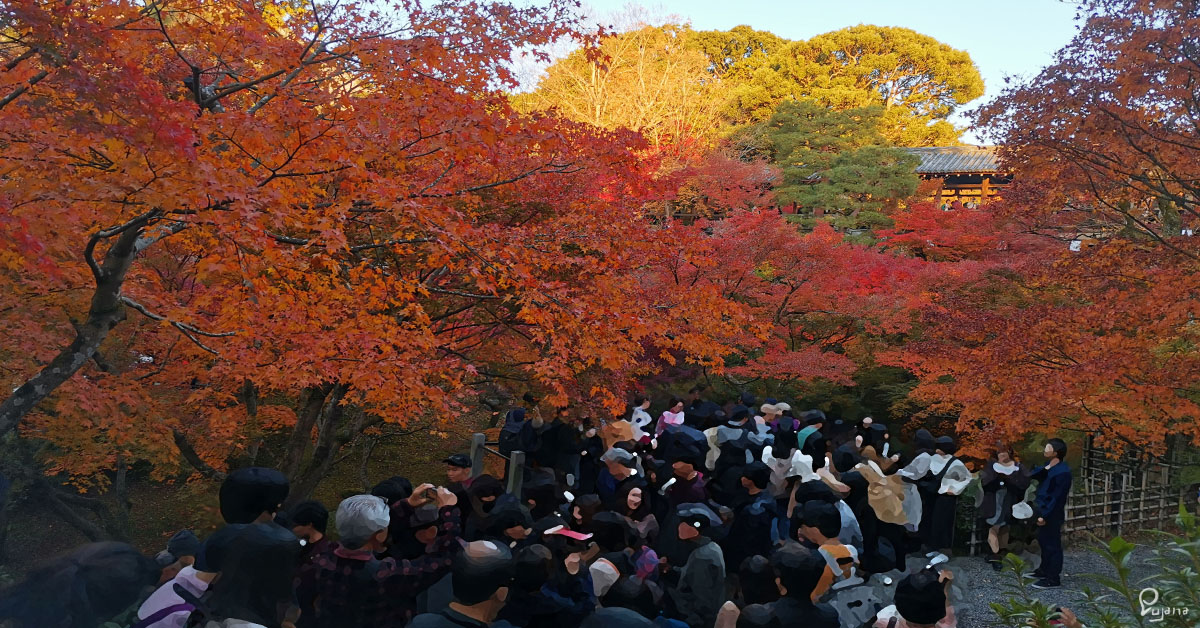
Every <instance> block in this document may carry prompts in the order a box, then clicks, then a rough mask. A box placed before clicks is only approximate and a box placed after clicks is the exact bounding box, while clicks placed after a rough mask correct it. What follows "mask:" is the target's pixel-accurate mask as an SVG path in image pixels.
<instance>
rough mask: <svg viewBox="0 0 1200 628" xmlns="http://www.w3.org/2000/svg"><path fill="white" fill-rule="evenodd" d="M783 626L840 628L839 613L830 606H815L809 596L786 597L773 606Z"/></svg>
mask: <svg viewBox="0 0 1200 628" xmlns="http://www.w3.org/2000/svg"><path fill="white" fill-rule="evenodd" d="M771 609H772V610H774V611H775V616H776V617H778V618H779V625H781V626H803V627H804V628H839V627H840V626H841V622H840V621H839V620H838V614H837V611H835V610H833V607H832V606H830V605H828V604H813V603H812V600H810V599H808V597H807V596H800V597H784V598H780V599H779V600H778V601H776V602H774V603H772V604H771Z"/></svg>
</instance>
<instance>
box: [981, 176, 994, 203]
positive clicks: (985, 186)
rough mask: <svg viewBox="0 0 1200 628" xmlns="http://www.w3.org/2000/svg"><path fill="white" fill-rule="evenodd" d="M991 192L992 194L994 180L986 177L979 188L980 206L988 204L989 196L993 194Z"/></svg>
mask: <svg viewBox="0 0 1200 628" xmlns="http://www.w3.org/2000/svg"><path fill="white" fill-rule="evenodd" d="M991 192H992V178H991V177H989V176H986V175H984V177H983V182H982V183H981V184H980V187H979V204H980V205H982V204H984V203H986V202H987V200H988V195H989V194H991Z"/></svg>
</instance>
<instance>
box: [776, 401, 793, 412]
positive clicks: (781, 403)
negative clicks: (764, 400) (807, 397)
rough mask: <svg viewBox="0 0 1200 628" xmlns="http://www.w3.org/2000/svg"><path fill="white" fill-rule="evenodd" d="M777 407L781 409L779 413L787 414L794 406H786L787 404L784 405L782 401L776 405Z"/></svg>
mask: <svg viewBox="0 0 1200 628" xmlns="http://www.w3.org/2000/svg"><path fill="white" fill-rule="evenodd" d="M775 407H776V408H779V411H780V412H787V411H789V410H791V409H792V406H790V405H788V404H786V403H784V402H782V401H780V402H779V403H777V404H775Z"/></svg>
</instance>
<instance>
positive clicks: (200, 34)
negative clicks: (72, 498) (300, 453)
mask: <svg viewBox="0 0 1200 628" xmlns="http://www.w3.org/2000/svg"><path fill="white" fill-rule="evenodd" d="M259 4H260V3H251V2H241V1H236V2H235V1H230V2H222V3H212V2H201V1H200V0H192V1H184V2H172V3H170V4H169V5H166V6H165V8H159V9H154V8H150V9H147V8H145V6H144V5H143V4H141V3H135V2H128V1H125V0H108V1H106V2H80V3H73V4H69V3H44V2H37V1H34V0H15V1H14V2H11V3H9V4H8V5H7V7H6V11H7V12H8V13H9V14H11V15H12V16H13V17H14V20H13V22H12V29H13V32H14V33H15V37H16V43H9V44H5V46H4V47H3V48H2V49H0V55H2V58H3V60H4V61H5V63H7V64H10V65H11V66H12V67H13V68H14V69H13V70H12V71H10V72H6V73H5V74H4V75H3V77H0V99H2V100H0V145H3V146H4V150H3V151H2V153H0V167H2V168H3V172H4V176H3V177H0V210H2V211H0V232H2V235H3V236H4V237H3V238H2V240H3V241H2V242H0V284H3V286H2V289H0V317H2V319H0V320H2V321H3V322H2V323H0V325H2V326H3V327H4V328H5V329H6V330H7V331H8V332H9V333H6V334H5V339H4V341H3V344H2V345H0V352H2V354H3V359H4V363H5V376H4V377H5V381H6V383H7V385H8V386H9V389H12V388H14V387H18V386H20V387H19V388H17V392H16V394H14V395H13V396H12V397H10V398H9V399H8V400H6V401H5V402H4V406H3V408H2V414H3V418H4V420H3V421H0V427H2V428H3V430H0V431H7V430H8V429H11V428H12V427H13V426H14V425H16V423H17V421H21V430H22V432H23V433H24V434H26V435H29V436H37V437H39V438H42V439H45V440H47V441H50V442H51V443H53V444H54V445H55V447H56V449H55V451H56V452H57V453H56V456H55V459H54V461H53V463H54V464H55V465H57V466H56V467H54V470H62V471H65V472H67V473H71V474H74V475H76V476H77V477H79V478H81V481H84V480H85V479H86V478H94V479H100V478H99V476H98V474H99V472H100V471H103V470H105V469H108V468H112V464H113V461H114V460H115V459H116V458H117V457H118V456H123V457H124V458H125V459H127V460H134V459H147V460H151V461H154V462H156V463H159V464H161V465H163V466H164V467H165V468H167V469H170V468H173V465H174V464H175V463H177V461H178V460H177V458H178V455H179V452H178V451H177V450H176V447H175V441H174V438H173V437H174V432H176V431H177V432H178V433H179V434H181V435H183V436H186V437H188V438H189V439H190V440H191V442H192V444H193V445H194V446H195V448H196V450H197V452H198V454H199V456H200V458H202V459H203V460H204V461H206V462H207V463H210V464H212V465H213V466H215V467H217V468H220V467H221V466H223V465H224V463H225V460H227V459H228V458H229V457H230V456H231V455H233V454H236V453H238V452H239V451H242V450H243V449H246V448H252V447H254V446H255V443H256V442H257V440H258V439H259V438H261V436H262V435H263V434H264V433H268V432H270V431H272V430H276V429H279V428H287V427H289V426H292V425H296V424H297V421H298V420H299V419H298V415H299V414H300V413H301V412H300V410H301V409H302V408H301V406H302V405H303V403H304V400H305V399H308V398H310V396H311V395H309V394H308V393H307V392H305V391H316V390H324V391H325V392H326V394H330V393H329V392H328V391H329V388H328V387H329V386H332V385H334V384H336V385H337V387H336V391H337V392H336V394H333V395H331V396H329V397H328V398H329V399H331V400H332V401H331V403H332V404H334V405H335V406H337V407H338V411H337V412H328V413H327V415H328V417H329V418H328V420H329V421H330V422H329V423H321V424H320V426H321V428H322V430H324V429H325V428H330V429H335V430H336V431H337V433H338V439H341V438H342V436H343V435H345V434H355V433H357V431H356V430H362V429H367V428H369V427H370V426H371V425H374V424H377V423H378V422H380V421H387V422H394V423H401V424H403V423H407V422H409V421H412V420H417V419H419V420H427V419H440V420H446V417H451V416H454V415H455V414H456V413H457V411H458V409H459V408H460V407H461V403H462V400H463V399H464V398H465V396H467V395H470V394H472V393H473V392H474V391H476V390H477V389H478V387H479V386H482V385H487V384H488V383H490V382H495V381H505V380H509V381H518V382H524V383H523V384H522V385H524V386H530V387H534V388H539V389H541V390H544V391H545V392H546V393H547V394H548V397H549V399H550V400H551V401H554V402H562V401H565V400H566V399H567V398H568V397H576V398H577V397H580V396H595V397H596V399H595V403H596V404H597V405H607V406H608V407H610V408H613V407H616V406H618V405H619V404H620V403H621V402H622V399H621V395H622V387H623V386H624V385H625V383H626V382H628V381H629V380H630V379H631V378H633V377H635V376H637V375H638V374H639V373H640V372H641V369H642V368H643V367H642V366H641V365H639V362H638V360H637V359H636V358H637V357H639V356H641V355H642V354H643V352H644V351H646V350H647V349H650V350H652V351H675V352H678V353H679V356H680V359H686V360H695V361H699V362H709V363H711V362H714V361H716V360H718V359H719V356H721V355H723V354H724V353H725V352H726V348H725V347H724V346H723V345H721V344H720V343H719V342H717V341H714V340H712V338H714V337H715V334H710V333H707V332H705V331H704V328H705V326H706V323H704V322H703V321H702V317H701V316H699V315H698V314H695V310H694V309H693V308H694V307H695V306H694V305H693V304H692V303H690V302H685V303H675V302H674V301H673V300H672V299H670V298H665V297H664V298H659V297H660V296H663V295H647V294H646V293H644V292H643V291H642V286H641V285H640V284H639V282H638V281H636V280H635V278H634V277H635V271H636V269H637V268H639V267H640V266H641V265H643V264H644V263H645V260H646V258H647V257H649V256H651V255H653V254H654V252H655V251H656V250H657V247H658V246H659V238H658V232H655V231H652V230H648V229H646V228H645V227H644V226H643V225H641V224H640V223H639V221H638V220H637V219H638V217H639V215H640V211H641V207H642V205H643V203H644V202H645V201H646V200H647V199H649V198H653V197H656V196H661V195H660V193H659V192H657V191H652V190H650V189H648V188H647V187H646V183H645V182H647V181H649V180H650V179H649V177H647V176H646V175H647V174H648V173H647V172H646V171H645V165H644V164H643V162H642V160H641V159H640V158H639V157H638V155H637V153H636V151H639V150H641V149H642V148H643V146H644V145H643V144H642V143H641V140H640V138H638V137H636V136H634V135H632V134H630V133H628V132H619V131H613V132H609V131H598V130H596V129H594V128H589V127H584V126H582V125H580V124H577V123H573V122H567V121H564V120H561V119H557V118H552V117H548V116H546V115H543V114H528V115H526V114H521V113H518V112H516V111H514V110H513V109H512V107H511V106H510V104H509V101H508V99H507V98H506V97H505V96H504V94H503V93H501V91H500V89H501V88H504V87H506V86H511V85H512V84H513V81H512V77H511V76H510V74H509V72H508V70H506V67H507V66H506V65H505V64H504V61H505V60H507V59H508V58H509V57H510V56H511V54H513V53H514V51H516V50H518V49H527V48H536V47H537V46H539V45H542V44H546V43H548V42H551V41H554V40H556V39H557V38H559V37H562V36H565V35H569V34H573V24H574V22H573V20H574V19H575V17H574V13H573V11H574V3H572V2H567V1H562V2H559V1H553V2H551V3H549V6H548V7H545V8H539V9H521V8H516V7H514V6H509V5H506V4H499V3H497V4H488V5H482V6H481V5H477V4H474V3H461V4H456V3H438V4H436V5H433V6H430V7H424V6H422V5H421V4H418V3H415V2H414V3H407V4H406V5H405V7H404V10H403V11H401V14H402V15H403V17H404V19H405V20H406V22H405V23H403V24H395V23H393V22H394V20H395V19H398V18H394V17H388V16H383V15H379V14H375V13H370V12H367V11H366V10H365V9H361V8H358V7H356V6H354V5H348V6H346V7H344V8H326V7H325V6H324V5H322V4H319V3H318V4H317V5H315V6H316V7H317V9H316V12H313V11H312V10H306V11H296V12H294V13H291V14H289V15H288V16H287V17H286V18H284V19H283V20H282V22H280V21H279V20H278V19H271V20H269V19H266V18H264V17H263V15H262V14H261V13H260V12H259V10H258V8H257V7H258V5H259ZM155 6H158V7H162V5H155ZM272 15H274V14H272ZM39 77H40V78H39ZM85 257H86V258H87V259H88V260H95V263H94V266H89V264H88V263H85ZM97 299H99V300H97ZM98 304H99V305H98ZM664 307H669V308H672V309H673V310H674V311H673V314H672V315H670V316H662V315H661V314H660V312H661V311H662V310H663V308H664ZM689 313H690V314H689ZM682 320H688V321H692V322H693V323H695V325H694V327H693V328H692V329H695V330H697V331H695V332H693V333H686V332H685V333H682V334H681V333H679V329H680V327H679V325H680V323H681V321H682ZM730 333H732V332H730ZM71 343H74V344H71ZM85 361H86V364H85ZM60 366H61V368H60ZM76 371H78V373H79V374H78V375H77V376H75V377H73V378H70V374H71V373H75V372H76ZM56 378H57V379H56ZM31 399H32V400H33V401H41V403H40V405H38V406H37V408H36V410H34V411H32V412H29V411H28V409H27V408H25V407H24V406H22V404H24V403H26V402H27V401H28V400H31ZM321 399H325V397H321ZM294 408H296V409H294ZM341 408H345V409H346V410H347V411H346V412H345V413H344V414H343V413H342V411H341ZM301 425H306V426H309V429H311V425H312V424H311V423H302V424H301ZM300 437H301V439H302V440H301V442H303V441H304V440H307V439H308V433H306V431H305V430H304V429H301V432H300ZM342 443H344V441H341V440H337V441H335V442H333V444H334V445H340V444H342ZM101 481H102V479H101Z"/></svg>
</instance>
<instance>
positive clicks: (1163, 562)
mask: <svg viewBox="0 0 1200 628" xmlns="http://www.w3.org/2000/svg"><path fill="white" fill-rule="evenodd" d="M1176 522H1177V523H1178V524H1179V527H1180V529H1181V530H1182V532H1181V533H1180V534H1169V533H1165V532H1157V533H1155V534H1156V536H1158V537H1159V538H1158V541H1159V542H1158V543H1157V544H1155V546H1154V547H1153V548H1152V549H1151V558H1150V559H1149V561H1148V562H1149V563H1150V564H1151V565H1152V566H1153V567H1154V573H1153V574H1152V575H1150V576H1147V577H1145V578H1142V579H1140V580H1136V581H1135V580H1134V579H1133V566H1132V562H1133V551H1134V549H1135V546H1134V545H1133V544H1132V543H1129V542H1128V541H1126V540H1124V539H1122V538H1121V537H1116V538H1114V539H1112V540H1111V541H1109V542H1108V543H1104V544H1101V545H1100V547H1099V548H1097V549H1095V550H1093V551H1095V552H1096V553H1097V554H1098V555H1100V556H1102V557H1103V558H1104V559H1105V561H1106V562H1108V564H1109V565H1110V566H1111V567H1112V568H1113V571H1114V573H1115V576H1113V575H1101V574H1086V575H1084V577H1085V578H1087V579H1088V580H1089V581H1090V582H1091V583H1092V584H1094V585H1095V587H1094V588H1093V587H1085V588H1084V589H1083V594H1084V600H1083V601H1082V602H1081V603H1080V604H1079V606H1078V607H1077V608H1072V609H1070V610H1072V611H1074V612H1075V614H1076V615H1077V616H1078V618H1079V620H1080V621H1082V622H1083V623H1084V624H1085V625H1087V626H1088V628H1129V627H1130V626H1139V627H1142V628H1152V627H1160V628H1193V627H1194V626H1197V625H1200V526H1198V525H1197V522H1196V517H1195V516H1194V515H1192V514H1191V513H1189V512H1187V510H1186V509H1184V508H1183V507H1180V509H1179V517H1178V518H1177V519H1176ZM1004 562H1005V568H1006V570H1007V571H1009V572H1010V573H1012V575H1013V578H1012V579H1011V580H1009V581H1008V582H1006V583H1005V587H1006V589H1007V590H1008V593H1009V597H1008V601H1007V602H1003V603H999V602H993V603H992V605H991V606H992V610H994V611H995V612H996V614H997V615H999V617H1000V619H1001V621H1002V625H1004V626H1032V627H1034V628H1051V626H1054V625H1055V624H1052V623H1050V622H1051V621H1053V620H1057V619H1059V617H1060V613H1059V612H1058V611H1057V610H1056V609H1055V608H1053V607H1050V606H1049V605H1047V604H1046V603H1045V602H1042V601H1041V600H1039V599H1037V598H1036V597H1034V596H1033V595H1032V594H1031V593H1030V590H1029V589H1030V585H1031V584H1033V582H1034V579H1033V577H1032V575H1031V574H1030V573H1028V572H1027V571H1026V564H1025V561H1023V560H1021V559H1020V558H1019V557H1018V556H1016V555H1015V554H1010V555H1009V556H1007V557H1006V558H1005V559H1004Z"/></svg>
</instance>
